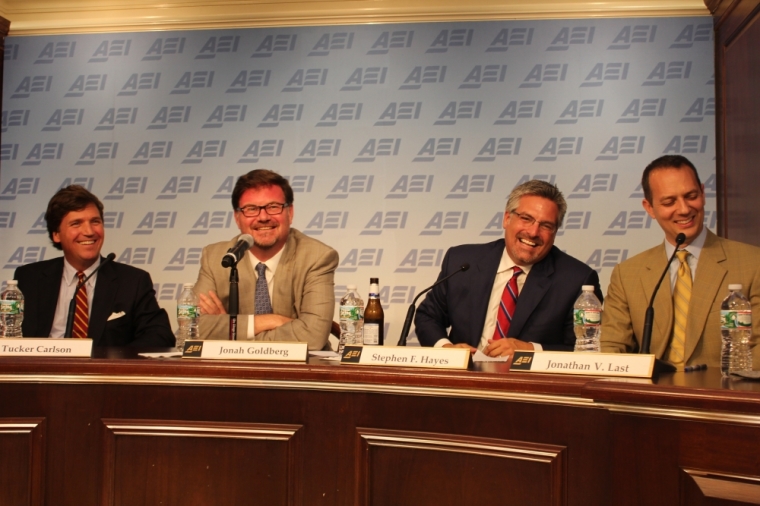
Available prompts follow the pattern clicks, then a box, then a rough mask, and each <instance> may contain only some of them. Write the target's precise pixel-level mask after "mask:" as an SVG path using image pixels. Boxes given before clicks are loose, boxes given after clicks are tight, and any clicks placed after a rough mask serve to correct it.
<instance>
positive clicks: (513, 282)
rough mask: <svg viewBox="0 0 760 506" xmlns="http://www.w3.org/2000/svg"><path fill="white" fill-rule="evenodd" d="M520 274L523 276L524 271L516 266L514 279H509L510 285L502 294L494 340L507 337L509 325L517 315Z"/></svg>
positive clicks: (513, 273) (513, 274) (508, 284)
mask: <svg viewBox="0 0 760 506" xmlns="http://www.w3.org/2000/svg"><path fill="white" fill-rule="evenodd" d="M520 274H522V269H520V268H519V267H517V266H515V267H514V268H513V272H512V277H511V278H510V279H509V283H507V286H505V287H504V291H503V292H502V294H501V302H500V303H499V311H498V313H497V315H496V328H495V329H494V331H493V338H494V339H501V338H502V337H507V332H509V325H510V324H511V323H512V315H514V314H515V307H517V276H519V275H520Z"/></svg>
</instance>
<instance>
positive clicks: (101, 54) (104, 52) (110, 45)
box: [87, 39, 132, 63]
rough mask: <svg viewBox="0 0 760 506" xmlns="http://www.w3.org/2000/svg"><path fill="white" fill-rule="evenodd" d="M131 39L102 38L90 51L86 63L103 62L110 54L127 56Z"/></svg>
mask: <svg viewBox="0 0 760 506" xmlns="http://www.w3.org/2000/svg"><path fill="white" fill-rule="evenodd" d="M131 45H132V39H112V40H104V41H103V42H101V43H100V45H98V47H97V48H96V49H95V52H94V53H92V57H91V58H90V59H89V60H87V63H105V62H107V61H108V59H109V58H110V57H112V56H114V57H115V56H129V48H130V46H131Z"/></svg>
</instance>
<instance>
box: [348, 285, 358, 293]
mask: <svg viewBox="0 0 760 506" xmlns="http://www.w3.org/2000/svg"><path fill="white" fill-rule="evenodd" d="M346 289H347V290H348V291H349V292H353V291H356V289H357V288H356V285H346Z"/></svg>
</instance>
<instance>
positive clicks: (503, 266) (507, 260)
mask: <svg viewBox="0 0 760 506" xmlns="http://www.w3.org/2000/svg"><path fill="white" fill-rule="evenodd" d="M514 267H519V268H520V269H521V270H522V271H523V272H524V273H525V275H526V276H527V275H528V273H529V272H530V269H531V268H532V267H533V266H532V265H518V264H516V263H515V262H514V261H513V260H512V257H510V256H509V253H507V248H504V251H502V253H501V260H500V261H499V268H498V269H497V271H496V273H497V274H498V273H501V272H505V271H507V270H510V271H511V270H512V269H513V268H514Z"/></svg>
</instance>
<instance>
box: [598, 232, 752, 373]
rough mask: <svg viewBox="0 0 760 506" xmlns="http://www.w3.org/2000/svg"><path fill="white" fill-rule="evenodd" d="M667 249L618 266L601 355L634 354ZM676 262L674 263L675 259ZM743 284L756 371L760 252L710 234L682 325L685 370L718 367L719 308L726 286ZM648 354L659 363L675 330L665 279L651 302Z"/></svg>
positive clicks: (660, 248)
mask: <svg viewBox="0 0 760 506" xmlns="http://www.w3.org/2000/svg"><path fill="white" fill-rule="evenodd" d="M667 260H668V259H667V256H666V254H665V244H664V243H663V244H661V245H659V246H656V247H654V248H652V249H649V250H647V251H644V252H643V253H640V254H638V255H636V256H635V257H633V258H630V259H628V260H626V261H625V262H622V263H620V264H618V265H617V266H616V267H615V269H614V270H613V271H612V278H611V279H610V285H609V288H608V290H607V296H606V297H605V299H604V316H603V317H602V338H601V343H602V351H603V352H623V353H636V352H638V349H639V345H640V344H641V336H642V334H643V331H644V317H645V313H646V308H647V305H648V304H649V297H651V296H652V292H653V291H654V287H655V285H656V284H657V281H658V280H659V278H660V276H661V275H662V271H663V270H665V264H666V263H667ZM676 261H677V260H676ZM733 283H741V284H742V285H743V287H744V289H743V290H742V291H743V293H744V295H745V296H746V297H747V298H748V299H749V301H750V303H751V304H752V309H753V321H752V345H753V347H754V348H753V355H754V361H755V362H754V363H755V368H758V366H760V360H759V357H758V352H760V346H754V345H755V344H757V343H758V342H760V248H757V247H755V246H750V245H748V244H743V243H740V242H736V241H729V240H728V239H723V238H720V237H718V236H716V235H715V234H713V233H712V232H710V231H709V230H708V231H707V238H706V239H705V244H704V247H703V248H702V252H701V254H700V256H699V261H698V263H697V269H696V275H695V278H694V285H693V287H692V292H691V301H690V303H689V315H688V321H687V324H686V344H685V354H686V358H685V363H686V365H694V364H707V365H708V366H710V367H720V347H721V339H720V305H721V302H722V301H723V299H724V298H725V297H726V296H727V295H728V285H729V284H733ZM654 311H655V313H654V324H653V326H652V341H651V346H650V352H651V353H653V354H654V355H655V356H657V358H662V356H663V354H664V353H665V350H666V349H667V347H668V343H669V340H670V336H671V334H672V331H673V296H672V290H671V287H670V283H669V282H668V277H667V275H666V277H665V280H664V281H663V283H662V286H661V287H660V290H659V292H658V293H657V297H655V301H654Z"/></svg>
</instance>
